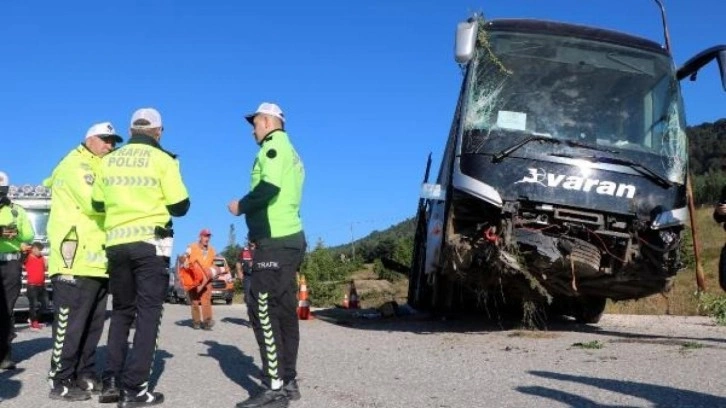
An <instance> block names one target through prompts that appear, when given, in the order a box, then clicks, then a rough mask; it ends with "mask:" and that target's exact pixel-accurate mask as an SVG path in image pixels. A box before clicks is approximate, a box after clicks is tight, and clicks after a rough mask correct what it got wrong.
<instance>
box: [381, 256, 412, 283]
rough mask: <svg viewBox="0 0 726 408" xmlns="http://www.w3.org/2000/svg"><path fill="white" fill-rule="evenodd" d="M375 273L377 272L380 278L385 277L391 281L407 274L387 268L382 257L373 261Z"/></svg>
mask: <svg viewBox="0 0 726 408" xmlns="http://www.w3.org/2000/svg"><path fill="white" fill-rule="evenodd" d="M373 273H375V274H376V276H377V277H378V279H385V280H387V281H390V282H395V281H397V280H399V279H402V278H403V277H404V276H405V275H403V274H402V273H400V272H396V271H394V270H391V269H389V268H386V266H385V265H383V262H382V261H381V260H380V259H376V260H375V261H373Z"/></svg>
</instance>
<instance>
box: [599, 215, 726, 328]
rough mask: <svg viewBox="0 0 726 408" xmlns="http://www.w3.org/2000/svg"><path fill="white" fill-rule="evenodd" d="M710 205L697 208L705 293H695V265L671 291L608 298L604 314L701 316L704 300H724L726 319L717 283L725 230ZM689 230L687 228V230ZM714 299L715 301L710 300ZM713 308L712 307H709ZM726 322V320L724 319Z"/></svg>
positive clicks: (686, 270)
mask: <svg viewBox="0 0 726 408" xmlns="http://www.w3.org/2000/svg"><path fill="white" fill-rule="evenodd" d="M712 212H713V208H712V207H704V208H700V209H697V210H696V217H695V218H696V226H697V230H698V234H699V238H700V242H701V265H702V266H703V271H704V276H705V279H706V292H705V293H704V294H703V295H702V296H698V294H697V291H698V290H697V289H698V288H697V286H696V269H695V266H693V267H690V268H687V269H685V270H683V271H681V272H680V273H679V274H678V275H677V276H676V280H675V284H674V286H673V288H672V289H671V291H670V292H668V293H665V294H657V295H653V296H649V297H646V298H643V299H639V300H630V301H622V302H611V301H608V305H607V308H606V309H605V312H606V313H614V314H651V315H660V314H672V315H684V316H692V315H704V314H708V312H707V310H710V309H709V308H708V307H704V305H703V302H704V301H705V300H706V301H709V302H712V303H713V302H716V303H717V302H718V299H723V300H722V303H723V306H722V309H720V310H721V312H720V313H721V316H723V319H724V320H726V298H724V295H723V291H722V290H721V288H720V287H719V284H718V259H719V255H720V254H721V247H723V245H724V240H725V239H726V233H725V232H724V230H723V228H721V226H720V225H718V224H716V223H715V222H714V221H713V219H712V218H711V214H712ZM689 231H690V230H689ZM709 299H716V300H709ZM711 309H714V308H711ZM724 324H726V321H725V322H724Z"/></svg>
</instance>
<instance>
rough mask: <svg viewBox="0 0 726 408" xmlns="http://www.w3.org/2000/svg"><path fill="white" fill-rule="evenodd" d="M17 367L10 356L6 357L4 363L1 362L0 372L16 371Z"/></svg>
mask: <svg viewBox="0 0 726 408" xmlns="http://www.w3.org/2000/svg"><path fill="white" fill-rule="evenodd" d="M16 368H17V366H16V365H15V361H13V359H12V358H10V356H5V358H4V359H3V361H0V370H15V369H16Z"/></svg>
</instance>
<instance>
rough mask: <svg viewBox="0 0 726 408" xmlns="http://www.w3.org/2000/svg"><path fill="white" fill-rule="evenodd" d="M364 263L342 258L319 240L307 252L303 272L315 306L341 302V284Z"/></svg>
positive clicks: (311, 300)
mask: <svg viewBox="0 0 726 408" xmlns="http://www.w3.org/2000/svg"><path fill="white" fill-rule="evenodd" d="M362 266H363V264H362V263H360V262H357V261H353V260H348V259H345V258H341V257H340V256H336V255H335V253H334V252H333V251H331V250H329V249H326V248H325V245H324V244H323V242H322V241H320V240H319V241H318V242H317V243H316V245H315V248H314V249H313V250H312V251H311V252H309V253H308V254H306V256H305V260H304V261H303V265H302V267H301V268H300V269H301V273H302V274H303V275H305V279H306V280H307V284H308V291H309V293H310V302H311V303H312V305H313V306H331V305H335V304H337V303H340V301H341V298H342V294H343V293H342V292H341V285H342V284H343V283H344V282H345V281H346V280H348V279H349V278H350V275H351V274H352V273H353V271H356V270H358V269H360V268H361V267H362Z"/></svg>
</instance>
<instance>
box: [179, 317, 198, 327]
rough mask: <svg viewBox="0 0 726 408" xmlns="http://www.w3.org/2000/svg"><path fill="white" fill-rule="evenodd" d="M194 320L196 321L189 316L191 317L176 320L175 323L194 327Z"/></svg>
mask: <svg viewBox="0 0 726 408" xmlns="http://www.w3.org/2000/svg"><path fill="white" fill-rule="evenodd" d="M193 322H194V321H193V320H192V319H191V318H189V319H184V320H177V321H175V322H174V324H175V325H177V326H182V327H192V323H193Z"/></svg>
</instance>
